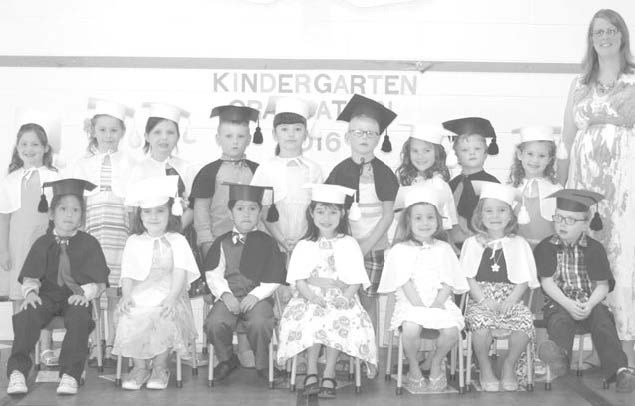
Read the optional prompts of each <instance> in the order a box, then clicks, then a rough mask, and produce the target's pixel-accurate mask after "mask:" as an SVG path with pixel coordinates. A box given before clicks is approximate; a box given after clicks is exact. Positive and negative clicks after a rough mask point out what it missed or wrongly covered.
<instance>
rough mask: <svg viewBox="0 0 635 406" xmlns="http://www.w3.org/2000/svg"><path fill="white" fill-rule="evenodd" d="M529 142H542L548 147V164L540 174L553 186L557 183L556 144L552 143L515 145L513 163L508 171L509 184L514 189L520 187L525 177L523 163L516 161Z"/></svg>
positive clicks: (522, 143)
mask: <svg viewBox="0 0 635 406" xmlns="http://www.w3.org/2000/svg"><path fill="white" fill-rule="evenodd" d="M531 142H542V143H545V144H546V145H548V146H549V163H548V164H547V166H546V167H545V170H544V171H543V173H542V176H543V177H544V178H545V179H548V180H549V181H550V182H551V183H553V184H554V185H555V184H556V183H558V181H557V180H556V168H555V165H556V143H555V142H553V141H527V142H521V143H520V144H518V145H516V150H515V151H514V162H513V163H512V167H511V168H510V170H509V183H511V184H512V186H514V187H518V186H520V184H521V183H523V180H524V179H525V177H526V176H527V175H526V174H525V168H523V163H522V161H521V160H520V159H518V154H520V153H522V152H523V151H524V149H525V148H526V147H527V145H529V143H531Z"/></svg>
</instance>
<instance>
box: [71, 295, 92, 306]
mask: <svg viewBox="0 0 635 406" xmlns="http://www.w3.org/2000/svg"><path fill="white" fill-rule="evenodd" d="M89 303H90V300H88V299H86V296H84V295H72V296H71V297H69V298H68V304H70V305H75V306H84V307H88V304H89Z"/></svg>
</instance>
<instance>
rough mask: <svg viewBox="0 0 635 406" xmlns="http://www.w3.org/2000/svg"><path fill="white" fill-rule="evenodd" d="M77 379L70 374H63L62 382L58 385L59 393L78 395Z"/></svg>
mask: <svg viewBox="0 0 635 406" xmlns="http://www.w3.org/2000/svg"><path fill="white" fill-rule="evenodd" d="M78 386H79V385H78V384H77V380H76V379H75V378H73V377H72V376H70V375H67V374H63V375H62V379H61V380H60V384H59V386H58V387H57V394H58V395H77V388H78Z"/></svg>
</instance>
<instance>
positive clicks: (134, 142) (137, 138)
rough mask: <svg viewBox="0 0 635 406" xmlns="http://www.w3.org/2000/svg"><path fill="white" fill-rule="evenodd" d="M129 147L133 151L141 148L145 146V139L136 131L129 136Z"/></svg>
mask: <svg viewBox="0 0 635 406" xmlns="http://www.w3.org/2000/svg"><path fill="white" fill-rule="evenodd" d="M128 145H130V148H132V149H138V148H141V145H143V137H142V136H141V135H139V133H137V132H136V131H132V132H131V133H130V135H129V136H128Z"/></svg>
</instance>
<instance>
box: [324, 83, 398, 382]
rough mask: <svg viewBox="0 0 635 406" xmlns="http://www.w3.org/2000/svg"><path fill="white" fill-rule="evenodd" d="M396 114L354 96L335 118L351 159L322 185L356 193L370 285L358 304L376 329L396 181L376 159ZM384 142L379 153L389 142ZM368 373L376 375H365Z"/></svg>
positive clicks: (352, 218)
mask: <svg viewBox="0 0 635 406" xmlns="http://www.w3.org/2000/svg"><path fill="white" fill-rule="evenodd" d="M396 117H397V114H396V113H394V112H393V111H391V110H389V109H387V108H386V107H384V106H383V105H381V104H380V103H378V102H376V101H374V100H371V99H368V98H366V97H364V96H360V95H358V94H356V95H354V96H353V97H352V98H351V100H350V101H349V102H348V104H347V105H346V106H345V107H344V110H342V113H341V114H340V115H339V116H338V117H337V119H338V120H342V121H347V122H348V123H349V125H348V131H347V132H346V137H345V140H346V143H347V144H349V145H350V147H351V156H350V157H349V158H347V159H345V160H344V161H342V162H340V163H339V164H337V165H336V166H335V168H333V170H332V171H331V173H330V174H329V176H328V178H327V179H326V182H325V183H329V184H335V185H340V186H345V187H348V188H351V189H353V190H355V198H354V202H353V203H352V205H351V203H350V200H349V199H347V202H346V203H347V204H346V208H348V207H350V208H351V210H350V212H349V217H348V219H349V222H348V223H349V226H350V228H351V234H352V236H353V237H354V238H355V239H356V240H357V242H358V243H359V246H360V247H361V249H362V253H363V254H364V265H365V267H366V272H367V273H368V277H369V279H370V286H369V287H368V288H366V289H362V290H360V300H361V302H362V306H364V309H366V311H367V312H368V314H369V315H370V317H371V320H372V322H373V327H374V328H375V331H377V327H378V322H377V314H378V313H377V287H378V286H379V281H380V280H381V273H382V270H383V267H384V250H385V249H386V248H388V235H387V234H388V233H387V231H388V227H390V224H391V223H392V220H393V218H394V214H393V206H394V203H395V197H396V196H397V190H398V189H399V182H398V181H397V177H396V176H395V174H394V173H393V171H392V170H391V169H390V168H389V167H388V165H386V164H385V163H383V162H382V161H381V160H380V159H379V158H377V157H375V148H376V147H377V144H378V143H379V137H380V135H381V134H382V133H383V132H384V130H385V129H386V127H388V125H389V124H390V123H391V122H392V121H393V120H394V119H395V118H396ZM387 140H388V139H387V138H386V139H385V140H384V145H383V146H382V149H383V150H387V149H388V148H384V147H386V146H387V144H388V141H387ZM369 375H371V376H372V375H374V374H373V373H372V371H369Z"/></svg>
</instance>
